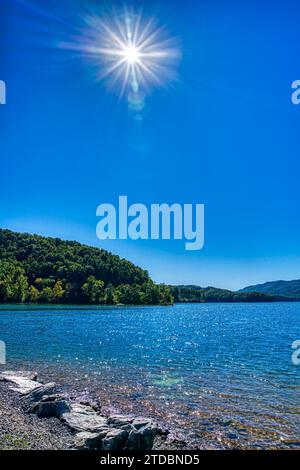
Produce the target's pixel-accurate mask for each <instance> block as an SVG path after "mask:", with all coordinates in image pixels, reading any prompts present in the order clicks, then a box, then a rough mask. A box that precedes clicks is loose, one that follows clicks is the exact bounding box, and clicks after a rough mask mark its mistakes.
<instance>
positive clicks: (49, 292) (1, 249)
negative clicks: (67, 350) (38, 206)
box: [0, 229, 173, 305]
mask: <svg viewBox="0 0 300 470" xmlns="http://www.w3.org/2000/svg"><path fill="white" fill-rule="evenodd" d="M0 302H1V303H6V302H7V303H10V302H15V303H24V302H29V303H67V304H109V305H114V304H136V305H147V304H163V305H165V304H171V303H173V297H172V295H171V292H170V289H169V287H168V286H166V285H164V284H161V285H157V284H155V283H154V282H153V281H152V280H151V279H150V277H149V275H148V273H147V271H145V270H143V269H141V268H139V267H137V266H135V265H134V264H133V263H131V262H129V261H127V260H125V259H121V258H120V257H118V256H116V255H113V254H111V253H109V252H107V251H105V250H102V249H99V248H95V247H89V246H86V245H82V244H80V243H78V242H73V241H64V240H61V239H59V238H49V237H40V236H38V235H30V234H21V233H16V232H12V231H10V230H3V229H0Z"/></svg>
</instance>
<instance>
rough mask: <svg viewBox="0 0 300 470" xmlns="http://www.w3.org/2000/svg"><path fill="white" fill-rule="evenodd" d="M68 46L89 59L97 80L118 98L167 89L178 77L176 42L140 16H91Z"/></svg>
mask: <svg viewBox="0 0 300 470" xmlns="http://www.w3.org/2000/svg"><path fill="white" fill-rule="evenodd" d="M67 46H68V47H69V48H71V49H73V50H77V51H81V52H82V53H83V54H84V55H85V56H86V57H88V58H89V59H90V61H91V63H92V65H93V68H94V70H95V72H96V79H97V80H98V81H100V80H105V81H106V82H107V84H108V85H109V86H110V87H115V88H116V89H117V90H118V93H119V94H120V95H121V96H123V95H124V93H127V94H128V96H131V94H132V93H139V92H143V93H145V92H147V91H148V90H149V89H150V88H151V87H153V86H160V87H167V86H168V84H169V83H170V82H171V81H173V80H174V79H176V78H177V74H176V68H177V64H178V61H179V58H180V52H179V48H178V43H177V40H175V39H174V38H170V37H168V35H167V33H166V31H165V29H164V28H162V27H158V26H157V25H156V22H155V20H154V19H153V18H150V19H148V20H144V18H143V16H142V14H133V13H128V12H126V13H123V14H122V15H117V14H114V15H111V16H110V17H109V18H105V19H104V18H101V17H99V16H97V15H90V16H88V17H86V18H85V27H84V29H83V31H82V32H81V34H80V35H79V36H77V37H76V38H75V40H74V41H73V42H72V44H68V45H67Z"/></svg>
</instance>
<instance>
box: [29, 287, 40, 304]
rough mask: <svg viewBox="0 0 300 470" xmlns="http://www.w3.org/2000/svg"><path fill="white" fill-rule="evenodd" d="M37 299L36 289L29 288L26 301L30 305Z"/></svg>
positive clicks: (37, 292)
mask: <svg viewBox="0 0 300 470" xmlns="http://www.w3.org/2000/svg"><path fill="white" fill-rule="evenodd" d="M38 299H39V291H38V290H37V288H36V287H34V286H30V287H29V291H28V300H29V302H31V303H36V302H37V301H38Z"/></svg>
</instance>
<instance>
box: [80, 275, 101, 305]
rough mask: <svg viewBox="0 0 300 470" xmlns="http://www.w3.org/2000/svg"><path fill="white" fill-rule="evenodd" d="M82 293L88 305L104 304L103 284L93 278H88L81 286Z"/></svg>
mask: <svg viewBox="0 0 300 470" xmlns="http://www.w3.org/2000/svg"><path fill="white" fill-rule="evenodd" d="M82 291H83V293H84V295H85V298H86V301H87V302H88V303H90V304H103V303H104V302H105V289H104V282H103V281H101V280H99V279H96V278H95V276H89V278H88V280H87V281H86V282H85V283H84V284H83V286H82Z"/></svg>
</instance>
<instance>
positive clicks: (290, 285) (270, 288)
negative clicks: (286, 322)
mask: <svg viewBox="0 0 300 470" xmlns="http://www.w3.org/2000/svg"><path fill="white" fill-rule="evenodd" d="M238 292H260V293H263V294H271V295H275V296H283V297H289V298H294V299H300V279H295V280H293V281H269V282H265V283H263V284H256V285H253V286H248V287H244V288H243V289H240V290H239V291H238Z"/></svg>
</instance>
